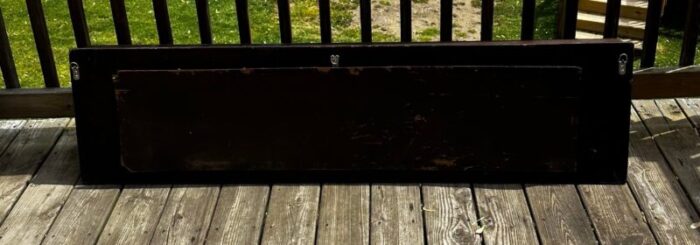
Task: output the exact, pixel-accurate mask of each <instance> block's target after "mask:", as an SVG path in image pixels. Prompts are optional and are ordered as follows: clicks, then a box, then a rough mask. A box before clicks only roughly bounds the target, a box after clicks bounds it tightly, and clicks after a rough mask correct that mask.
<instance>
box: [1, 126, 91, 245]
mask: <svg viewBox="0 0 700 245" xmlns="http://www.w3.org/2000/svg"><path fill="white" fill-rule="evenodd" d="M71 124H72V123H71ZM70 127H71V128H70V129H68V130H66V132H65V133H64V134H63V135H62V136H61V138H60V139H59V141H58V143H56V146H55V147H54V148H53V150H52V152H51V154H50V155H49V157H48V158H47V159H46V161H45V162H44V164H43V165H42V166H41V168H40V169H39V171H38V173H37V174H36V176H35V177H34V179H33V180H32V183H31V184H29V186H28V187H27V188H26V189H25V191H24V193H23V194H22V196H21V197H20V198H19V200H17V203H16V204H15V205H16V206H18V207H21V208H15V209H12V211H10V213H9V215H8V216H7V218H6V219H5V222H3V224H2V226H0V244H22V243H24V244H39V243H40V242H41V241H42V240H43V239H44V234H46V232H47V231H48V230H49V227H50V226H51V224H52V223H53V221H54V219H55V218H56V215H57V214H58V212H59V210H60V209H61V207H62V206H63V203H65V201H66V199H67V198H68V195H69V194H70V191H71V190H72V189H73V185H74V184H75V182H76V181H77V180H78V175H79V174H80V171H79V169H78V164H77V161H78V148H77V144H76V141H75V127H74V125H70Z"/></svg>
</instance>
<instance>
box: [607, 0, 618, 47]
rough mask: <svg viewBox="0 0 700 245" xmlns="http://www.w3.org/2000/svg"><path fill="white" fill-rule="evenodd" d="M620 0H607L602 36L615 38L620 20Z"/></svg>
mask: <svg viewBox="0 0 700 245" xmlns="http://www.w3.org/2000/svg"><path fill="white" fill-rule="evenodd" d="M620 4H621V1H620V0H608V1H607V4H606V8H605V27H604V29H603V37H605V38H616V37H617V29H618V27H619V22H620Z"/></svg>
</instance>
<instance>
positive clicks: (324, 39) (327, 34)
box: [318, 0, 332, 43]
mask: <svg viewBox="0 0 700 245" xmlns="http://www.w3.org/2000/svg"><path fill="white" fill-rule="evenodd" d="M318 12H319V20H320V21H321V43H331V40H332V37H331V3H330V0H318Z"/></svg>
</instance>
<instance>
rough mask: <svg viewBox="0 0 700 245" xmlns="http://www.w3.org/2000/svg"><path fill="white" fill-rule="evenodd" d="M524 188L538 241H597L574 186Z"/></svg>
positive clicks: (584, 242) (559, 242)
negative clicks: (535, 226)
mask: <svg viewBox="0 0 700 245" xmlns="http://www.w3.org/2000/svg"><path fill="white" fill-rule="evenodd" d="M525 191H526V193H527V196H528V198H529V199H530V207H531V208H532V216H533V217H534V219H535V224H536V225H537V231H538V233H539V235H540V236H539V237H540V242H541V243H542V244H596V243H597V240H596V237H595V234H594V231H593V226H592V225H591V222H590V220H589V219H588V215H587V214H586V210H585V209H584V207H583V203H581V199H580V197H579V195H578V192H577V191H576V186H574V185H529V186H526V188H525Z"/></svg>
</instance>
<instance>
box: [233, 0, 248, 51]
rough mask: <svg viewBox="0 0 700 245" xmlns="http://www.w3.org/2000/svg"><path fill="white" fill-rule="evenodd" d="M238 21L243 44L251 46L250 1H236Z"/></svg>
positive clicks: (239, 34) (240, 38)
mask: <svg viewBox="0 0 700 245" xmlns="http://www.w3.org/2000/svg"><path fill="white" fill-rule="evenodd" d="M236 19H237V20H238V36H239V40H240V43H241V44H250V43H251V38H250V21H249V20H248V0H236Z"/></svg>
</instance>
